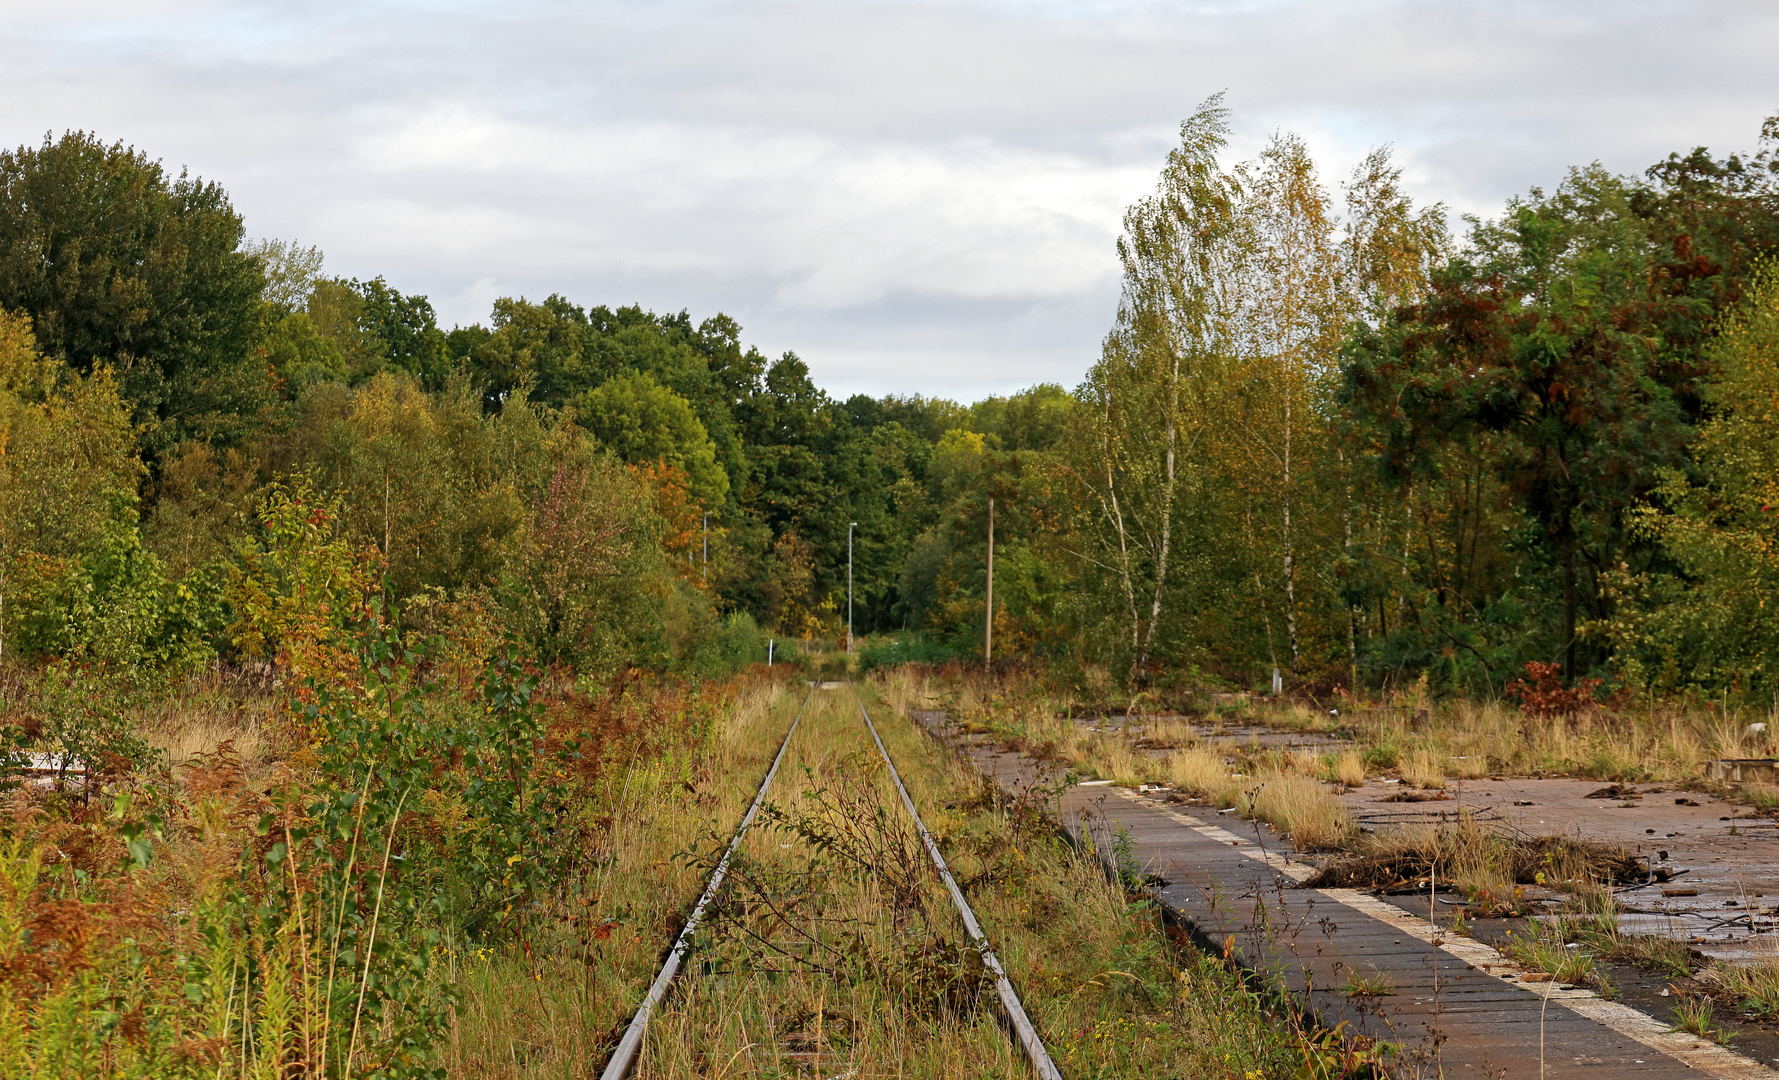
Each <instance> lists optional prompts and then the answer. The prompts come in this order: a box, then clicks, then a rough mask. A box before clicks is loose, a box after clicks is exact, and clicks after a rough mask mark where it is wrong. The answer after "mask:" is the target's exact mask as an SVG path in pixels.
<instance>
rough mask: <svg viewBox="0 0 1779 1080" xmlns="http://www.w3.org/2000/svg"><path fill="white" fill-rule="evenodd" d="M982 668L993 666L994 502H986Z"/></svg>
mask: <svg viewBox="0 0 1779 1080" xmlns="http://www.w3.org/2000/svg"><path fill="white" fill-rule="evenodd" d="M983 610H984V618H983V622H982V668H983V670H984V671H987V670H989V669H990V668H991V666H992V665H993V664H994V644H995V501H994V500H993V499H990V500H988V588H987V589H986V590H985V591H984V593H983Z"/></svg>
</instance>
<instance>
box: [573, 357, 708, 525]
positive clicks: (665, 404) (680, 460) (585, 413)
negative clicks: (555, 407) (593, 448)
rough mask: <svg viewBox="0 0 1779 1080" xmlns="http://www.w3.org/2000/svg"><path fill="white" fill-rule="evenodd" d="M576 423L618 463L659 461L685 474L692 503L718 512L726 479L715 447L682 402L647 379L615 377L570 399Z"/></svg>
mask: <svg viewBox="0 0 1779 1080" xmlns="http://www.w3.org/2000/svg"><path fill="white" fill-rule="evenodd" d="M575 411H576V418H577V419H578V420H579V421H580V422H581V424H582V425H584V426H585V427H586V428H587V430H588V431H590V432H592V433H593V435H594V436H595V437H596V438H597V439H598V440H599V442H600V444H601V445H603V446H605V447H607V448H608V449H610V450H611V451H612V452H613V453H614V454H616V455H617V456H618V457H619V458H620V459H621V460H623V461H627V462H629V463H631V464H633V465H634V464H641V463H644V462H651V461H662V462H666V463H668V464H671V465H676V466H678V467H679V468H681V469H683V470H685V473H686V475H687V477H688V478H689V482H688V487H689V489H690V491H691V494H692V497H693V498H694V499H695V500H696V501H697V502H698V504H699V505H701V506H705V507H717V506H721V505H722V504H723V502H724V500H725V499H726V498H727V497H728V494H729V477H728V476H727V475H725V474H724V472H723V469H722V466H720V465H718V464H717V453H716V445H715V444H714V443H712V442H711V441H710V436H709V435H708V434H707V433H706V432H705V430H704V425H703V424H702V423H700V422H699V420H698V417H697V415H696V414H695V413H693V411H692V406H691V403H690V402H688V401H687V400H686V399H685V398H683V397H680V396H679V395H678V394H676V393H674V392H673V391H672V390H669V389H668V388H666V387H665V386H662V385H661V384H660V383H658V382H656V381H655V380H654V379H653V378H651V377H650V376H648V375H643V374H638V375H618V376H615V377H613V378H610V379H607V380H606V381H605V382H603V383H601V384H599V385H598V386H597V387H595V388H593V389H592V390H588V391H587V392H586V393H584V394H582V395H581V396H580V397H578V398H576V399H575Z"/></svg>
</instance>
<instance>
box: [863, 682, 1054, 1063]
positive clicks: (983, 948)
mask: <svg viewBox="0 0 1779 1080" xmlns="http://www.w3.org/2000/svg"><path fill="white" fill-rule="evenodd" d="M846 685H847V689H849V690H851V691H852V699H853V701H854V703H856V704H857V705H858V707H859V715H860V716H862V717H864V718H865V726H866V727H867V728H869V729H870V730H871V741H872V742H874V743H876V744H877V752H878V753H879V754H882V755H883V763H884V764H885V765H887V766H889V773H890V779H891V780H894V781H895V782H896V790H897V791H898V792H900V793H901V795H902V805H903V806H904V807H906V808H907V809H908V816H909V817H911V818H913V819H914V827H915V829H916V830H918V831H919V833H920V839H921V842H922V843H923V844H925V845H926V848H927V854H928V855H930V856H932V859H933V866H934V868H935V869H937V870H938V871H939V878H940V880H942V881H944V882H945V888H946V891H948V892H950V893H951V902H952V903H953V904H954V905H956V906H957V913H958V914H959V915H960V916H962V917H963V920H964V931H965V932H966V933H968V934H969V935H970V944H971V945H973V946H975V948H976V951H977V952H978V953H980V954H981V956H982V966H983V967H986V968H987V969H988V970H989V971H990V972H992V973H993V974H994V977H995V990H996V991H997V992H998V993H999V994H1000V996H1001V1005H1002V1007H1003V1008H1005V1009H1006V1010H1007V1019H1008V1021H1009V1022H1010V1023H1012V1025H1013V1031H1014V1033H1015V1034H1016V1035H1018V1036H1019V1043H1020V1045H1021V1046H1023V1047H1024V1048H1025V1056H1026V1057H1028V1058H1030V1059H1031V1062H1032V1071H1033V1072H1035V1073H1037V1074H1038V1076H1039V1077H1041V1078H1042V1080H1062V1073H1061V1072H1059V1071H1057V1068H1056V1063H1055V1062H1054V1061H1051V1060H1050V1051H1048V1050H1046V1049H1044V1041H1043V1040H1042V1039H1040V1038H1039V1037H1038V1031H1037V1029H1036V1028H1034V1027H1032V1021H1031V1018H1030V1017H1028V1016H1026V1014H1025V1006H1023V1005H1021V1004H1020V1003H1019V994H1018V993H1017V992H1016V991H1015V990H1014V989H1013V981H1012V980H1011V979H1009V978H1007V972H1006V969H1005V968H1003V967H1001V962H1000V960H999V959H997V958H996V957H995V954H994V950H993V949H991V948H989V944H988V935H986V934H984V933H983V932H982V926H981V924H980V923H978V922H977V921H976V913H975V912H974V911H971V910H970V902H969V901H968V900H965V899H964V891H963V890H962V889H960V888H958V886H957V880H956V879H955V878H953V877H952V876H951V870H950V868H949V867H947V866H946V865H945V856H943V855H941V854H939V845H938V844H937V843H935V842H934V840H933V834H932V833H929V832H927V825H926V822H924V821H922V820H921V817H920V811H919V810H916V809H915V808H914V799H913V798H911V797H910V796H909V794H908V788H907V787H906V786H905V785H903V783H902V774H901V773H898V772H897V771H896V763H895V762H894V761H892V760H891V759H890V754H889V750H888V749H886V748H885V747H884V745H883V739H882V738H881V737H880V736H879V735H878V734H877V725H876V724H873V723H872V722H871V714H870V713H868V712H866V711H865V702H864V700H863V699H861V698H860V697H859V692H858V689H857V688H856V687H854V686H853V685H852V683H851V682H850V681H849V682H848V683H847V684H846Z"/></svg>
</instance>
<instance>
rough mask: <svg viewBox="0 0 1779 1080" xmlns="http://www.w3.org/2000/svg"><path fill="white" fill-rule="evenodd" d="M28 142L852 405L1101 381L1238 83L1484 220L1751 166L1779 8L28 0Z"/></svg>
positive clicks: (2, 118) (15, 47) (16, 38)
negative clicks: (1104, 358)
mask: <svg viewBox="0 0 1779 1080" xmlns="http://www.w3.org/2000/svg"><path fill="white" fill-rule="evenodd" d="M6 17H7V19H8V22H9V25H10V27H11V32H10V33H9V35H8V37H7V39H6V41H5V42H4V43H0V100H3V101H4V102H5V103H6V104H5V107H4V109H0V139H5V140H6V141H9V142H13V143H17V142H34V141H35V140H36V139H38V138H40V137H41V135H42V133H43V131H45V130H46V129H55V130H58V131H59V130H61V129H62V128H65V127H84V128H88V129H93V130H97V131H99V132H100V133H101V134H103V135H105V136H106V137H108V138H122V139H124V140H126V141H128V142H132V143H135V144H137V145H139V146H141V147H143V148H144V149H147V150H149V151H150V152H151V153H154V154H156V155H157V156H161V157H163V158H164V159H166V160H167V161H168V163H169V164H172V165H179V164H189V165H191V166H192V168H193V169H194V171H196V172H199V173H202V174H203V175H206V176H209V177H212V178H215V179H218V180H221V181H222V182H223V183H224V184H225V185H227V186H228V188H229V189H230V191H231V192H232V193H233V195H234V197H235V200H236V204H237V206H239V207H240V208H241V209H242V210H243V211H244V212H245V213H246V215H247V218H248V225H249V229H250V231H252V232H253V234H255V235H271V236H280V237H286V238H299V239H301V240H303V241H304V242H313V243H318V244H320V245H321V246H322V248H323V249H324V250H325V251H326V252H327V253H328V256H329V261H330V267H331V268H332V269H333V270H334V271H335V272H340V273H346V274H353V275H358V276H370V275H373V274H379V273H381V274H384V275H386V276H387V277H388V278H389V279H390V280H391V281H392V282H394V283H395V284H397V285H398V286H399V287H401V288H404V289H407V290H410V291H422V292H426V293H428V294H429V295H431V296H432V297H433V298H434V301H435V303H437V305H438V306H439V308H440V310H441V312H442V313H443V315H444V317H445V318H446V319H447V320H448V321H449V320H458V321H465V322H467V321H471V320H475V319H479V318H483V317H485V314H486V311H487V304H488V302H489V300H490V299H492V298H493V297H494V296H497V295H502V294H506V293H523V294H526V295H530V296H533V297H541V296H542V295H544V294H546V293H549V292H562V293H564V294H566V295H569V296H570V297H572V298H574V299H576V300H578V301H580V302H583V303H624V302H640V303H643V304H645V305H647V306H651V307H654V308H657V309H665V310H678V309H679V308H681V307H685V308H688V309H690V310H691V311H692V313H693V314H694V315H695V316H702V315H705V314H709V313H710V312H713V311H715V310H718V309H722V310H725V311H728V312H729V313H730V314H732V315H734V316H736V317H737V318H738V319H740V320H741V321H742V322H743V323H744V325H745V326H746V327H747V338H748V339H749V340H750V341H753V342H757V343H758V344H760V345H761V346H762V347H763V348H765V349H767V350H768V351H771V352H776V351H779V350H782V349H796V350H797V351H798V352H799V353H800V354H801V355H803V356H804V357H805V358H806V359H808V360H809V361H810V363H811V366H812V367H813V368H814V370H815V372H816V374H817V377H818V378H819V379H821V380H822V381H823V382H824V383H826V384H827V385H830V386H831V387H832V388H834V389H836V390H838V391H840V392H850V391H853V390H865V391H869V392H876V393H882V392H902V393H906V392H916V391H920V392H929V393H930V392H940V393H951V394H959V395H964V396H972V395H976V394H980V393H984V392H989V391H993V390H1005V389H1009V388H1012V387H1017V386H1020V385H1025V384H1028V383H1030V382H1033V381H1037V380H1039V379H1044V380H1050V381H1059V382H1064V383H1072V382H1074V381H1076V380H1077V379H1078V378H1079V377H1080V375H1081V373H1082V372H1083V371H1084V370H1085V369H1086V367H1087V365H1088V364H1089V363H1090V362H1091V361H1092V359H1093V356H1094V354H1095V352H1096V351H1097V346H1098V341H1099V338H1100V336H1101V335H1102V334H1103V333H1104V331H1105V329H1106V327H1107V325H1108V324H1109V322H1110V319H1111V315H1112V310H1113V306H1114V304H1115V302H1116V295H1117V265H1116V259H1115V257H1114V253H1113V250H1112V242H1113V240H1114V239H1115V237H1116V234H1117V230H1118V223H1119V216H1120V213H1121V210H1122V208H1123V206H1124V205H1126V204H1127V203H1128V202H1129V201H1131V200H1132V199H1134V198H1136V197H1137V196H1139V195H1141V194H1142V193H1143V192H1145V191H1146V190H1148V189H1149V188H1150V186H1151V185H1152V183H1153V178H1154V175H1155V173H1156V171H1157V169H1158V167H1159V165H1160V162H1161V159H1162V158H1163V157H1164V156H1165V153H1166V150H1167V147H1168V145H1169V142H1170V139H1171V136H1172V132H1173V129H1174V127H1175V125H1177V123H1178V121H1179V119H1180V118H1181V117H1182V116H1183V115H1185V114H1186V113H1187V112H1188V111H1190V109H1191V108H1192V107H1193V106H1194V105H1195V104H1196V103H1197V102H1198V101H1199V100H1201V99H1202V98H1203V97H1204V96H1205V95H1207V94H1208V93H1210V92H1212V91H1215V90H1218V89H1223V88H1227V89H1228V91H1229V103H1230V105H1231V106H1232V107H1233V108H1234V109H1235V110H1236V118H1237V122H1238V125H1239V138H1238V146H1237V149H1238V150H1241V151H1252V150H1254V149H1257V148H1258V147H1259V146H1260V145H1261V143H1262V142H1263V141H1264V139H1265V137H1266V136H1267V135H1268V134H1270V133H1271V132H1272V131H1274V130H1277V129H1281V128H1284V129H1293V130H1299V131H1302V132H1303V133H1304V134H1305V135H1306V137H1307V138H1308V139H1309V141H1310V144H1311V146H1312V147H1313V148H1314V149H1315V150H1316V152H1317V153H1318V155H1319V157H1320V158H1321V160H1322V161H1323V162H1324V167H1325V170H1326V172H1327V174H1328V175H1329V178H1330V179H1337V178H1338V176H1339V175H1340V174H1341V173H1344V171H1345V169H1346V168H1348V167H1350V165H1351V163H1352V162H1354V161H1355V160H1357V158H1358V157H1359V156H1360V155H1361V154H1363V153H1364V151H1365V150H1366V149H1367V148H1368V147H1369V146H1371V145H1375V144H1377V143H1380V142H1390V143H1393V144H1394V145H1395V146H1396V147H1397V150H1398V155H1399V159H1400V160H1401V162H1402V163H1403V164H1404V165H1405V167H1406V169H1407V175H1408V177H1409V179H1410V181H1411V184H1412V185H1413V187H1414V189H1415V191H1416V193H1417V195H1418V196H1419V197H1421V198H1423V199H1425V200H1429V201H1431V200H1434V199H1439V200H1444V201H1446V202H1448V203H1449V204H1451V205H1452V206H1453V207H1454V208H1456V209H1459V210H1468V211H1476V212H1482V213H1488V212H1490V211H1492V210H1493V209H1494V208H1496V207H1498V206H1499V205H1500V203H1501V201H1502V200H1503V199H1504V198H1506V197H1507V196H1508V195H1510V194H1512V193H1515V192H1518V191H1523V190H1524V189H1525V188H1526V187H1528V186H1530V185H1532V184H1546V185H1549V184H1552V183H1554V182H1556V181H1557V180H1559V179H1560V178H1561V175H1562V172H1563V170H1564V169H1565V168H1567V167H1568V166H1570V165H1574V164H1581V163H1585V162H1588V161H1591V160H1594V159H1599V160H1601V161H1602V162H1604V163H1605V164H1606V165H1607V166H1608V167H1610V168H1614V169H1620V170H1636V169H1641V168H1642V167H1644V166H1646V165H1648V164H1650V163H1652V162H1653V161H1655V160H1656V159H1658V158H1660V157H1661V156H1664V155H1665V154H1666V153H1668V152H1669V151H1673V150H1685V149H1688V148H1690V147H1691V146H1693V145H1697V144H1708V145H1711V146H1713V147H1714V148H1717V149H1719V150H1726V149H1732V148H1745V147H1748V146H1750V145H1751V144H1752V142H1753V138H1754V134H1755V132H1756V130H1757V129H1758V126H1759V122H1760V120H1761V118H1762V117H1763V116H1765V115H1767V114H1769V113H1771V112H1773V111H1775V110H1776V109H1779V94H1775V93H1774V92H1773V90H1772V84H1771V81H1770V77H1769V76H1768V73H1767V72H1768V68H1769V67H1770V57H1771V55H1772V52H1773V46H1774V45H1775V43H1779V9H1773V8H1772V7H1771V5H1766V4H1755V3H1705V2H1684V3H1683V2H1678V0H1674V2H1667V3H1648V2H1645V3H1612V4H1606V3H1556V4H1550V3H1541V4H1530V3H1525V4H1521V3H1501V4H1479V3H1457V2H1450V3H1443V2H1442V3H1430V2H1429V3H1411V2H1406V0H1397V2H1384V0H1373V2H1360V3H1342V4H1326V3H1307V2H1296V3H1245V4H1171V5H1170V4H1111V3H1061V2H1052V3H1030V4H1026V3H1012V2H1000V3H996V2H987V0H983V2H977V3H950V4H933V3H874V4H861V3H843V2H836V0H826V2H820V3H810V2H801V3H789V2H777V3H767V2H760V3H711V2H701V3H693V2H667V3H650V4H642V3H620V2H606V3H500V4H495V3H487V2H477V3H469V2H463V3H454V4H451V3H434V4H421V3H416V4H395V3H382V4H376V3H371V4H362V3H361V4H353V5H347V4H343V3H306V4H301V3H299V4H294V5H290V4H277V5H273V4H265V5H260V6H254V5H241V4H230V5H223V4H217V3H196V2H194V3H180V2H170V0H163V2H161V3H160V4H158V5H157V6H155V7H153V8H148V7H144V6H143V5H140V4H130V5H125V4H108V3H88V4H84V5H79V6H68V5H62V6H58V7H55V8H48V7H37V6H33V7H25V6H22V5H20V6H17V7H16V8H15V9H13V10H10V11H8V13H7V16H6Z"/></svg>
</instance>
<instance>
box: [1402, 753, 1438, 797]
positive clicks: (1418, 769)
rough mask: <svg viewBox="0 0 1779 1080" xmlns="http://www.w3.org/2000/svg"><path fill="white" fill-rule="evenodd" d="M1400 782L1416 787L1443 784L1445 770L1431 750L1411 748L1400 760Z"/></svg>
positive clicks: (1433, 786)
mask: <svg viewBox="0 0 1779 1080" xmlns="http://www.w3.org/2000/svg"><path fill="white" fill-rule="evenodd" d="M1402 782H1403V783H1405V784H1412V785H1414V786H1415V787H1418V788H1442V787H1444V786H1445V770H1444V768H1443V767H1442V766H1441V764H1440V760H1439V756H1438V755H1437V754H1435V753H1433V752H1432V751H1431V750H1412V751H1410V752H1409V754H1408V756H1407V757H1405V758H1403V760H1402Z"/></svg>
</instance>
